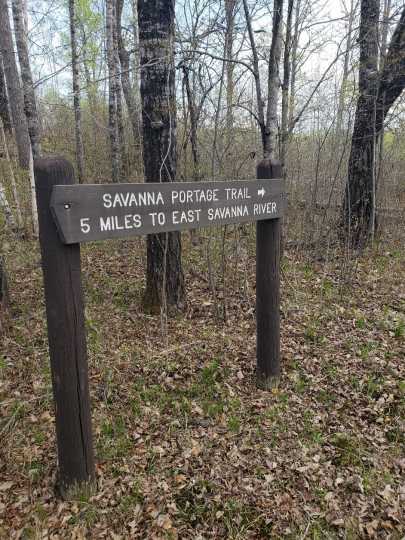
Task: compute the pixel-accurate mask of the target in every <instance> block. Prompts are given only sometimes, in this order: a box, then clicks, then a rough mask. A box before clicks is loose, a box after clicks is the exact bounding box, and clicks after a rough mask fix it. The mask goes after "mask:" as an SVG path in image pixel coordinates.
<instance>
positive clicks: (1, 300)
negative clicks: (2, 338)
mask: <svg viewBox="0 0 405 540" xmlns="http://www.w3.org/2000/svg"><path fill="white" fill-rule="evenodd" d="M8 305H9V295H8V282H7V273H6V268H5V265H4V260H3V258H2V256H1V255H0V335H1V334H2V333H3V332H4V327H5V326H6V321H7V310H8Z"/></svg>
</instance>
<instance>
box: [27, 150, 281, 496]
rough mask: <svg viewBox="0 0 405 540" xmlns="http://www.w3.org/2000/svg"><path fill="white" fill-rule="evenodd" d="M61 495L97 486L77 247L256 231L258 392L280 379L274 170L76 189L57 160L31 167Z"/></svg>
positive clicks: (266, 164)
mask: <svg viewBox="0 0 405 540" xmlns="http://www.w3.org/2000/svg"><path fill="white" fill-rule="evenodd" d="M34 172H35V187H36V195H37V203H38V217H39V240H40V245H41V254H42V269H43V276H44V289H45V303H46V314H47V323H48V341H49V354H50V361H51V372H52V385H53V394H54V401H55V423H56V435H57V445H58V462H59V472H58V479H59V483H58V487H59V489H60V491H61V493H62V494H63V493H65V492H67V490H68V489H69V488H71V487H73V486H75V485H76V484H81V483H85V482H92V481H93V480H94V477H95V470H94V469H95V465H94V452H93V441H92V428H91V408H90V393H89V384H88V379H89V378H88V369H87V345H86V335H85V317H84V301H83V293H82V284H81V267H80V242H87V241H90V240H102V239H107V238H121V237H128V236H134V235H141V234H150V233H162V232H165V231H172V230H184V229H195V228H198V227H204V226H208V225H224V224H228V223H240V222H248V221H257V232H256V329H257V351H256V356H257V368H256V377H257V385H258V386H259V387H260V388H264V389H268V388H270V387H271V386H273V385H274V384H275V383H276V382H277V380H278V377H279V375H280V238H281V219H280V217H281V215H282V213H283V209H284V208H283V207H284V195H283V182H282V180H280V177H281V176H282V175H281V167H280V165H279V164H278V163H277V162H274V161H270V160H263V161H261V162H260V164H259V165H258V167H257V180H242V181H228V182H203V183H201V182H199V183H195V182H181V183H180V182H177V183H176V182H173V183H164V184H163V183H162V184H160V183H159V184H149V183H148V184H108V185H100V184H97V185H77V184H75V183H74V174H73V167H72V166H71V164H70V163H69V162H67V161H66V160H65V159H63V158H44V159H39V160H36V161H35V164H34Z"/></svg>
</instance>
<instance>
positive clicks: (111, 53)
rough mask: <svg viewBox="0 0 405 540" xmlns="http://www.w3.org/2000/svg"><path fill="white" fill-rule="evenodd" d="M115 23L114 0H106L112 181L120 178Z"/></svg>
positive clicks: (117, 180)
mask: <svg viewBox="0 0 405 540" xmlns="http://www.w3.org/2000/svg"><path fill="white" fill-rule="evenodd" d="M115 25H116V10H115V1H114V0H106V37H107V65H108V130H109V135H110V147H111V176H112V181H113V182H119V181H120V178H121V155H120V143H119V126H118V103H117V98H118V91H119V88H118V84H117V83H118V77H117V63H116V56H115V48H114V26H115Z"/></svg>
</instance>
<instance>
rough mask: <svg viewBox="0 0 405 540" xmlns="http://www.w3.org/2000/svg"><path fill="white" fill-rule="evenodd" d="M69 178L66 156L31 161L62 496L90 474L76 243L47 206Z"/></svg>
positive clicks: (70, 181) (91, 456)
mask: <svg viewBox="0 0 405 540" xmlns="http://www.w3.org/2000/svg"><path fill="white" fill-rule="evenodd" d="M73 183H74V172H73V167H72V166H71V165H70V163H69V162H67V161H66V160H65V159H60V158H54V159H52V158H49V159H40V160H38V161H35V186H36V194H37V203H38V220H39V241H40V244H41V254H42V270H43V274H44V288H45V304H46V315H47V321H48V341H49V356H50V361H51V372H52V386H53V396H54V401H55V423H56V437H57V446H58V462H59V470H58V489H59V490H60V491H61V493H62V495H63V494H64V493H65V492H66V491H67V490H68V489H70V488H71V487H74V486H75V485H76V484H83V483H87V482H91V481H92V480H93V479H94V454H93V441H92V430H91V412H90V395H89V383H88V370H87V346H86V334H85V327H84V304H83V292H82V284H81V265H80V244H71V245H65V244H63V243H62V242H61V241H60V238H59V235H58V232H57V229H56V227H55V222H54V220H53V218H52V214H51V209H50V200H51V194H52V190H53V187H54V186H55V185H57V184H63V185H69V184H73Z"/></svg>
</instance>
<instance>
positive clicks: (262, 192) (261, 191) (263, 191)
mask: <svg viewBox="0 0 405 540" xmlns="http://www.w3.org/2000/svg"><path fill="white" fill-rule="evenodd" d="M265 193H266V191H265V189H264V188H262V189H258V190H257V194H258V195H260V197H264V194H265Z"/></svg>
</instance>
